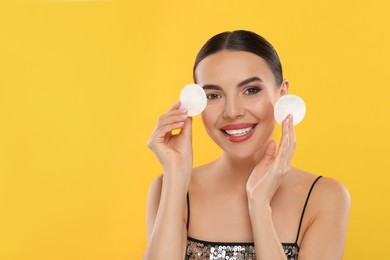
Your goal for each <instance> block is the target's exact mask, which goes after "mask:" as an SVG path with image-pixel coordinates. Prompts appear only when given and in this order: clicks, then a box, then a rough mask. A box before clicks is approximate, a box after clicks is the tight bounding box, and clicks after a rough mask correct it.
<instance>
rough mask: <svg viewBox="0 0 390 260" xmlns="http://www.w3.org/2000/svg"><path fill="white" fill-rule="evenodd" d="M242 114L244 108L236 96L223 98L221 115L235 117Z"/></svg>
mask: <svg viewBox="0 0 390 260" xmlns="http://www.w3.org/2000/svg"><path fill="white" fill-rule="evenodd" d="M243 115H244V108H243V107H242V105H241V103H240V101H239V100H238V99H237V98H236V97H230V98H226V99H225V107H224V113H223V116H224V117H225V118H237V117H240V116H243Z"/></svg>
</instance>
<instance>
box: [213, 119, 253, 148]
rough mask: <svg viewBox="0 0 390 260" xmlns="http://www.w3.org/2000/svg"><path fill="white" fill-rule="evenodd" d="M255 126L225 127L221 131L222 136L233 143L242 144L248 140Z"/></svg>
mask: <svg viewBox="0 0 390 260" xmlns="http://www.w3.org/2000/svg"><path fill="white" fill-rule="evenodd" d="M256 126H257V124H248V123H245V124H237V125H229V126H225V127H224V128H222V129H221V131H222V133H223V134H224V136H225V137H226V138H227V139H228V140H229V141H231V142H233V143H239V142H244V141H246V140H248V139H249V138H250V137H251V136H252V134H253V132H254V129H255V128H256Z"/></svg>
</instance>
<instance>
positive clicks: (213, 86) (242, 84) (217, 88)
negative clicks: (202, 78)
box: [202, 77, 264, 90]
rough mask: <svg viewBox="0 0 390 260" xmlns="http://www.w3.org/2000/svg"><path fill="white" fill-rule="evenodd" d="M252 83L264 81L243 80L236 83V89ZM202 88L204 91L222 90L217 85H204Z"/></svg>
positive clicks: (259, 79) (256, 79) (255, 78)
mask: <svg viewBox="0 0 390 260" xmlns="http://www.w3.org/2000/svg"><path fill="white" fill-rule="evenodd" d="M253 81H260V82H264V81H263V80H262V79H261V78H259V77H251V78H249V79H246V80H243V81H241V82H240V83H238V84H237V87H242V86H244V85H246V84H249V83H251V82H253ZM202 88H203V89H204V90H206V89H212V90H222V88H221V87H220V86H218V85H213V84H205V85H203V87H202Z"/></svg>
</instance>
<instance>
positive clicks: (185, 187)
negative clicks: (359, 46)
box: [144, 31, 350, 260]
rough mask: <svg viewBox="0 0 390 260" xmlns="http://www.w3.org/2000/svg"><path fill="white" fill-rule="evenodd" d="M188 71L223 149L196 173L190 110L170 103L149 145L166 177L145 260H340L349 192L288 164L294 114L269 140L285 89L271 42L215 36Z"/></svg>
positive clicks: (150, 210)
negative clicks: (276, 136) (203, 97)
mask: <svg viewBox="0 0 390 260" xmlns="http://www.w3.org/2000/svg"><path fill="white" fill-rule="evenodd" d="M193 73H194V81H195V82H196V83H197V84H199V85H201V86H202V87H203V89H204V90H205V92H206V96H207V98H208V103H207V107H206V109H205V110H204V112H203V113H202V119H203V123H204V127H205V129H206V131H207V133H208V134H209V136H210V137H211V138H212V139H213V141H214V142H215V143H216V144H217V145H218V146H219V147H221V149H222V151H223V153H222V155H221V156H220V157H219V158H218V159H216V160H215V161H213V162H210V163H208V164H206V165H203V166H200V167H197V168H194V169H193V168H192V162H193V158H192V144H191V118H190V117H188V116H187V111H185V110H180V103H179V102H176V103H174V104H173V106H172V107H171V108H170V109H169V111H168V112H167V113H165V114H164V115H162V116H161V117H160V118H159V120H158V123H157V126H156V129H155V130H154V132H153V134H152V136H151V138H150V140H149V143H148V146H149V147H150V148H151V149H152V151H153V152H154V153H155V155H156V156H157V158H158V159H159V161H160V163H161V165H162V166H163V169H164V173H163V175H161V176H159V177H157V178H156V180H155V181H154V182H153V184H152V185H151V188H150V191H149V195H148V203H147V236H148V245H147V249H146V252H145V256H144V259H153V260H154V259H183V258H185V259H265V260H267V259H271V260H277V259H286V258H287V259H290V260H292V259H298V254H299V259H300V260H305V259H310V260H313V259H316V260H320V259H332V260H333V259H341V258H342V255H343V251H344V246H345V237H346V229H347V221H348V215H349V207H350V199H349V194H348V191H347V190H346V189H345V187H344V186H343V185H342V184H340V183H339V182H337V181H335V180H333V179H330V178H325V177H323V178H320V177H318V176H316V175H314V174H311V173H308V172H305V171H303V170H300V169H296V168H293V167H290V161H291V158H292V156H293V153H294V149H295V134H294V128H293V124H292V123H293V120H294V119H293V118H292V116H291V115H289V116H287V118H286V119H285V120H284V121H283V124H282V137H281V140H280V144H279V147H278V149H277V145H276V143H275V141H273V140H272V139H271V138H272V133H273V130H274V126H275V120H274V114H273V108H274V104H275V102H276V100H277V99H278V98H279V97H281V96H282V95H285V94H287V93H288V88H289V82H288V81H287V80H283V75H282V67H281V64H280V61H279V58H278V55H277V53H276V51H275V50H274V48H273V47H272V45H271V44H270V43H268V42H267V41H266V40H265V39H264V38H262V37H261V36H259V35H257V34H255V33H253V32H249V31H234V32H225V33H221V34H218V35H216V36H214V37H212V38H211V39H210V40H209V41H208V42H207V43H206V44H205V45H204V46H203V47H202V49H201V50H200V52H199V54H198V56H197V58H196V61H195V65H194V70H193ZM175 129H180V130H181V131H180V133H179V134H177V135H172V134H171V132H172V131H173V130H175Z"/></svg>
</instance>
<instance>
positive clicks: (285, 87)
mask: <svg viewBox="0 0 390 260" xmlns="http://www.w3.org/2000/svg"><path fill="white" fill-rule="evenodd" d="M289 87H290V82H289V81H288V80H287V79H285V80H283V81H282V85H280V89H279V95H280V96H284V95H287V94H288V88H289Z"/></svg>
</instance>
